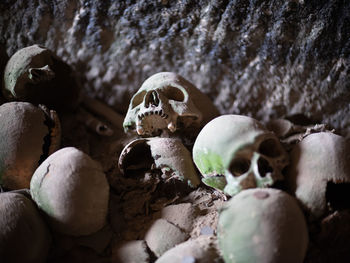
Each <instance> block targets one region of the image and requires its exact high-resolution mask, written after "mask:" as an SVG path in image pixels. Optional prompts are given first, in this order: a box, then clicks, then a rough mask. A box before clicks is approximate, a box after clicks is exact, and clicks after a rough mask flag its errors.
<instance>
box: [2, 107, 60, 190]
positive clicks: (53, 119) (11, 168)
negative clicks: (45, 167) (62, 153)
mask: <svg viewBox="0 0 350 263" xmlns="http://www.w3.org/2000/svg"><path fill="white" fill-rule="evenodd" d="M0 122H1V125H0V138H1V142H0V144H1V147H0V184H1V185H2V186H4V187H5V188H8V189H20V188H29V184H30V179H31V177H32V175H33V173H34V171H35V169H36V168H37V167H38V165H39V164H40V163H41V162H42V161H43V160H44V159H45V158H46V157H47V156H48V155H49V154H51V153H52V152H54V151H56V150H57V149H58V147H59V141H60V137H61V134H60V129H59V127H60V124H59V120H58V117H57V115H56V114H55V113H54V112H53V111H51V112H50V111H49V112H48V113H47V112H45V111H43V110H42V108H40V107H36V106H34V105H32V104H31V103H28V102H8V103H5V104H3V105H1V106H0Z"/></svg>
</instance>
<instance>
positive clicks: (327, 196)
mask: <svg viewBox="0 0 350 263" xmlns="http://www.w3.org/2000/svg"><path fill="white" fill-rule="evenodd" d="M290 156H291V163H290V165H289V166H288V170H287V174H286V180H287V183H288V188H289V190H290V192H291V193H292V194H295V196H296V198H298V199H299V200H300V201H301V203H302V205H303V206H304V208H305V209H306V211H307V212H308V213H309V215H310V218H311V219H320V218H321V217H322V216H325V215H326V214H328V213H330V212H332V211H333V210H336V209H341V208H349V207H350V203H349V202H348V201H347V200H349V198H348V197H349V196H348V194H347V192H349V189H350V147H349V143H348V141H346V139H345V138H343V137H341V136H339V135H336V134H333V133H330V132H320V133H315V134H311V135H309V136H307V137H306V138H304V139H303V140H302V141H301V142H300V143H298V144H296V145H295V146H294V148H293V150H292V152H291V154H290Z"/></svg>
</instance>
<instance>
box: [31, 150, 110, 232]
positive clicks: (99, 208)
mask: <svg viewBox="0 0 350 263" xmlns="http://www.w3.org/2000/svg"><path fill="white" fill-rule="evenodd" d="M30 193H31V196H32V198H33V200H34V201H35V203H36V204H37V205H38V207H39V209H40V210H41V211H42V212H43V213H44V215H45V216H46V217H47V219H48V223H49V225H50V226H51V227H52V229H54V230H55V231H56V232H59V233H62V234H67V235H72V236H81V235H89V234H92V233H94V232H96V231H98V230H100V229H101V228H102V227H103V226H104V225H105V223H106V218H107V213H108V200H109V184H108V182H107V178H106V176H105V174H104V172H103V170H102V167H101V165H100V164H99V163H98V162H96V161H94V160H92V159H91V157H90V156H88V155H87V154H85V153H84V152H82V151H80V150H78V149H76V148H74V147H66V148H62V149H60V150H58V151H56V152H55V153H53V154H51V155H50V156H49V157H48V158H47V159H46V160H45V161H44V162H43V163H42V164H41V165H40V166H39V167H38V168H37V169H36V170H35V172H34V174H33V177H32V179H31V181H30Z"/></svg>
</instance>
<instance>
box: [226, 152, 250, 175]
mask: <svg viewBox="0 0 350 263" xmlns="http://www.w3.org/2000/svg"><path fill="white" fill-rule="evenodd" d="M249 167H250V161H249V160H247V159H245V158H242V157H238V158H235V159H234V160H233V161H232V162H231V164H230V168H229V170H230V172H231V174H232V175H233V176H235V177H238V176H241V175H242V174H244V173H246V172H248V170H249Z"/></svg>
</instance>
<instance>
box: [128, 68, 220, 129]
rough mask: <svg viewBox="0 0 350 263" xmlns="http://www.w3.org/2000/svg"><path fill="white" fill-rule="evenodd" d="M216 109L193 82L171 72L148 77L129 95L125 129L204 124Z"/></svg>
mask: <svg viewBox="0 0 350 263" xmlns="http://www.w3.org/2000/svg"><path fill="white" fill-rule="evenodd" d="M217 115H218V111H217V109H216V108H215V106H214V105H213V103H212V102H211V101H210V100H209V98H208V97H207V96H206V95H205V94H203V93H201V92H200V91H199V90H198V89H197V88H196V87H195V86H194V85H193V84H192V83H190V82H189V81H187V80H186V79H184V78H183V77H181V76H180V75H177V74H175V73H172V72H160V73H157V74H155V75H153V76H151V77H150V78H148V79H147V80H146V81H145V82H144V83H143V84H142V86H141V88H140V89H139V90H138V92H137V93H136V94H135V95H134V96H133V97H132V99H131V101H130V104H129V109H128V112H127V114H126V117H125V119H124V123H123V126H124V129H125V131H126V132H128V131H136V132H137V133H138V134H139V135H154V134H157V135H158V134H160V132H161V131H163V130H169V131H170V132H175V131H176V130H178V129H186V128H188V127H200V126H204V125H205V124H206V123H207V122H208V121H209V120H211V119H212V118H214V117H215V116H217Z"/></svg>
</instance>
